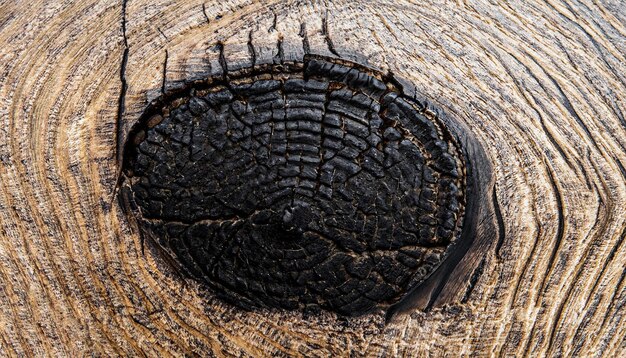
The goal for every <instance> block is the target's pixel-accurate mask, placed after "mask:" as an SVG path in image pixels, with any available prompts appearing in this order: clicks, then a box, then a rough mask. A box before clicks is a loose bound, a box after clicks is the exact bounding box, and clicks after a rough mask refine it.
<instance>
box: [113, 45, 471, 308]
mask: <svg viewBox="0 0 626 358" xmlns="http://www.w3.org/2000/svg"><path fill="white" fill-rule="evenodd" d="M464 165H465V164H464V159H463V155H462V154H461V151H460V148H459V146H458V145H457V144H456V143H455V141H454V140H453V137H452V136H451V135H450V133H449V132H448V130H447V129H446V128H445V127H444V126H443V124H442V123H441V122H440V121H439V120H438V119H437V118H436V117H435V116H434V115H427V114H425V111H424V109H423V107H422V106H421V105H420V104H419V103H417V102H414V101H412V100H410V99H409V98H406V97H405V96H403V95H402V94H401V93H400V91H399V90H398V88H397V87H396V86H395V85H394V84H393V81H387V80H386V77H385V76H383V75H382V74H380V73H378V72H376V71H373V70H369V69H366V68H364V67H361V66H358V65H355V64H351V63H349V62H345V61H337V60H331V59H327V58H322V57H311V58H307V59H306V60H304V61H303V62H300V63H289V64H281V65H265V66H257V67H255V68H254V69H244V70H240V71H238V72H237V73H229V74H228V76H224V77H219V78H210V79H208V80H206V81H203V82H202V83H196V84H194V85H191V86H189V87H187V88H186V89H185V90H184V91H183V92H180V93H178V94H177V95H173V96H170V97H168V98H163V99H161V100H159V101H157V102H155V104H154V105H152V106H150V107H149V108H148V110H147V111H146V113H145V115H144V116H143V117H142V119H141V120H140V121H139V123H138V124H137V126H135V128H134V129H133V131H132V132H131V134H130V137H129V141H128V144H127V146H126V149H125V160H124V175H125V176H126V179H127V183H128V185H129V188H130V195H128V199H129V200H130V201H131V202H132V203H131V205H130V206H131V207H134V208H135V210H134V211H133V212H134V214H135V215H136V217H137V219H138V221H139V223H140V227H141V228H142V231H143V233H144V234H146V235H150V236H151V237H153V238H156V239H157V240H156V241H157V242H158V244H159V245H160V246H162V247H163V248H164V249H165V250H166V251H167V252H169V253H170V254H171V255H172V256H174V257H175V258H176V259H177V261H178V262H180V264H181V266H182V267H184V269H185V271H187V272H188V273H189V274H190V275H191V276H193V277H194V278H196V279H198V280H199V281H201V282H203V283H204V284H206V285H208V286H209V287H210V288H211V289H212V291H213V292H215V293H216V294H217V295H218V296H220V297H222V298H223V299H226V300H227V301H229V302H231V303H234V304H237V305H239V306H243V307H245V308H253V307H273V308H284V309H298V308H308V309H318V308H322V309H328V310H332V311H335V312H337V313H340V314H344V315H358V314H362V313H366V312H370V311H371V310H373V309H375V308H380V307H382V308H384V307H388V306H389V305H391V304H393V303H395V302H397V301H398V300H400V299H401V298H402V297H403V296H404V295H405V294H406V293H407V292H408V291H409V290H410V289H411V288H413V287H415V286H416V285H417V284H419V283H420V282H421V281H423V280H424V279H425V278H426V277H427V276H428V275H429V274H430V273H431V272H432V271H433V270H434V269H435V268H436V267H437V266H438V264H439V263H440V262H441V261H442V260H443V258H444V257H445V256H446V255H447V253H448V251H449V249H450V246H451V244H453V243H454V242H455V241H456V240H458V238H459V236H460V231H461V225H462V221H463V213H464V203H465V170H464Z"/></svg>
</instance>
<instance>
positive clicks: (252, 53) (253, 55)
mask: <svg viewBox="0 0 626 358" xmlns="http://www.w3.org/2000/svg"><path fill="white" fill-rule="evenodd" d="M248 52H249V53H250V61H252V67H254V66H256V51H255V50H254V45H253V44H252V30H250V33H248Z"/></svg>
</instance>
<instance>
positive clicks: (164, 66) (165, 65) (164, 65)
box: [161, 50, 169, 94]
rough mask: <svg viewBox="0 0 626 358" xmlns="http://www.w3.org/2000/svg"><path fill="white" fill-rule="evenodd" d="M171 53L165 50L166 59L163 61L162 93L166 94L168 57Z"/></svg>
mask: <svg viewBox="0 0 626 358" xmlns="http://www.w3.org/2000/svg"><path fill="white" fill-rule="evenodd" d="M168 56H169V54H168V52H167V50H165V60H164V61H163V79H162V80H161V94H165V79H166V76H167V58H168Z"/></svg>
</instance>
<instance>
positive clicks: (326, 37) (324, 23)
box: [322, 11, 341, 57]
mask: <svg viewBox="0 0 626 358" xmlns="http://www.w3.org/2000/svg"><path fill="white" fill-rule="evenodd" d="M322 35H323V36H324V40H325V41H326V44H328V51H330V52H331V53H332V54H333V55H335V56H337V57H341V56H339V54H338V53H337V51H336V50H335V45H334V44H333V40H332V39H331V38H330V34H329V33H328V11H327V12H326V15H325V16H324V18H322Z"/></svg>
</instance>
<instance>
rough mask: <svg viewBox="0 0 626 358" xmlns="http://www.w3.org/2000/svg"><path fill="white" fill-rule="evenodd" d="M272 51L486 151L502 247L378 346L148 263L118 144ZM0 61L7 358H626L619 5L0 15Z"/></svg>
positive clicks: (152, 4) (384, 331)
mask: <svg viewBox="0 0 626 358" xmlns="http://www.w3.org/2000/svg"><path fill="white" fill-rule="evenodd" d="M279 42H280V43H281V46H282V48H283V51H282V53H283V56H284V57H285V58H286V59H298V58H301V57H302V56H303V55H304V54H305V53H316V54H323V55H327V56H333V55H334V56H337V55H338V56H341V57H344V58H347V59H352V60H355V61H358V62H363V63H367V64H369V65H371V66H374V67H377V68H380V69H381V70H383V71H391V72H392V73H393V74H394V75H397V76H398V77H399V78H403V79H405V80H407V81H408V82H409V83H410V84H411V86H412V88H410V91H412V92H414V93H415V95H416V96H417V97H418V98H420V99H426V100H427V101H429V102H430V103H432V105H433V106H434V107H436V108H440V109H442V110H444V111H445V113H446V114H447V115H449V116H453V117H454V118H456V119H458V120H460V121H462V122H463V123H465V124H466V126H467V127H468V128H469V129H470V130H471V131H472V133H473V135H474V136H475V137H476V138H477V140H478V141H480V143H481V144H482V146H483V147H484V148H485V151H486V155H487V157H488V158H489V160H490V161H491V164H492V169H493V172H494V179H495V188H494V189H493V192H491V191H488V192H487V193H488V194H489V196H490V197H488V201H490V202H492V203H495V205H496V206H497V212H498V213H500V216H501V221H500V225H501V227H503V228H504V232H505V233H506V234H505V235H504V236H503V237H502V238H501V239H500V240H501V242H499V243H498V244H497V245H487V246H485V248H481V249H480V250H476V251H473V252H472V254H471V255H470V257H469V259H472V260H473V261H472V262H473V263H472V265H473V266H472V267H475V266H476V265H478V264H480V265H481V267H482V270H481V271H482V273H480V274H476V275H475V277H474V278H473V285H472V288H471V290H466V289H465V288H464V289H462V290H457V291H458V292H459V295H460V296H459V297H456V298H455V300H458V302H456V303H452V304H451V305H447V306H444V307H437V308H434V309H433V310H431V311H429V312H422V311H420V310H414V311H413V312H409V313H404V314H399V315H397V316H396V317H395V318H394V319H393V320H392V321H391V322H390V323H389V324H388V325H386V326H383V319H384V318H381V317H375V316H365V317H361V318H354V319H348V320H345V319H337V318H336V317H335V316H333V315H331V314H321V315H314V316H303V315H302V314H301V313H295V312H290V313H285V312H280V311H271V312H270V311H268V312H266V311H260V312H244V311H242V310H240V309H238V308H236V307H232V306H230V305H227V304H225V303H222V302H220V301H219V300H216V299H214V298H212V297H210V295H209V297H206V296H207V294H205V293H202V290H201V289H200V288H199V287H197V284H196V283H194V282H192V281H189V280H188V281H184V280H181V278H180V277H179V276H178V275H177V274H176V273H175V272H172V271H171V270H169V269H168V267H167V265H165V264H164V263H163V262H161V261H160V260H158V259H157V258H156V256H155V253H154V252H151V251H150V250H145V252H142V246H141V240H140V237H139V235H138V232H137V230H136V229H135V228H133V227H132V226H131V224H130V223H129V221H128V220H127V219H126V217H125V216H124V215H123V212H122V210H121V208H120V206H119V204H118V201H117V200H114V194H115V187H116V182H117V177H118V173H119V171H118V170H119V160H118V159H119V151H118V142H119V143H123V141H124V139H125V136H126V134H127V133H128V131H129V129H130V126H132V124H133V123H134V121H135V120H136V119H137V118H138V117H139V115H140V114H141V112H142V111H143V110H144V108H145V107H146V105H147V104H148V102H149V101H150V100H152V99H154V98H156V97H158V96H159V95H160V94H161V92H162V91H163V90H166V91H167V90H170V89H172V88H176V87H177V86H180V85H181V84H182V83H184V82H185V81H186V80H190V79H195V78H202V77H206V76H208V75H212V74H217V73H219V72H220V71H222V67H221V66H220V61H219V56H220V51H219V49H220V46H218V45H221V46H223V55H224V57H225V58H226V59H227V63H228V65H229V68H230V67H233V68H234V67H236V66H238V65H240V66H248V65H250V64H252V63H261V62H264V61H265V62H267V61H270V60H272V59H273V58H274V57H275V56H277V55H278V47H277V44H278V43H279ZM0 43H2V44H3V46H2V49H0V63H1V65H0V121H1V122H0V138H2V139H1V140H0V280H1V281H2V282H3V285H2V289H0V327H2V328H1V330H0V337H1V338H2V340H0V352H2V353H3V355H9V356H19V355H54V356H57V355H75V354H77V353H94V354H101V355H138V354H146V355H184V354H185V353H191V354H194V353H195V354H198V355H208V354H209V352H213V354H214V355H217V356H229V355H252V356H262V355H320V356H327V355H348V353H349V352H353V353H354V354H357V355H361V354H363V355H365V354H367V355H379V356H382V355H393V356H396V355H407V356H422V355H427V354H430V355H434V356H439V355H443V354H445V353H447V354H450V355H478V356H496V355H497V356H524V355H532V356H544V355H549V356H555V355H566V356H569V355H580V356H623V355H624V354H626V341H624V337H625V336H626V324H625V323H624V303H625V302H626V282H625V281H626V280H625V277H626V271H625V270H624V267H625V266H626V259H625V257H626V247H625V246H626V245H624V238H625V233H626V212H625V209H624V208H625V207H626V170H625V169H624V168H625V167H626V150H625V146H626V135H625V134H626V120H625V118H624V116H625V115H624V113H625V112H626V65H625V64H626V59H625V57H626V7H625V6H624V4H623V3H622V2H621V1H613V2H611V1H606V2H597V1H556V0H550V1H547V2H523V1H513V2H509V3H506V4H492V3H489V2H486V1H480V0H476V1H459V2H457V3H456V4H449V3H447V2H438V1H432V2H427V3H424V2H414V1H408V0H403V1H378V2H375V3H373V2H367V1H356V2H354V1H352V2H348V1H298V2H278V1H273V2H258V1H207V2H205V3H203V2H201V1H191V0H190V1H179V2H167V1H141V0H128V1H124V2H122V1H119V2H111V1H31V2H8V1H5V2H3V3H1V4H0ZM126 50H127V58H126V60H125V51H126ZM123 63H125V65H124V66H123V65H122V64H123ZM122 79H123V81H122ZM123 83H125V84H126V85H127V88H126V89H125V90H123V89H122V87H123V86H122V84H123ZM121 98H122V99H123V101H124V102H123V105H121V104H120V99H121ZM118 119H119V120H118ZM494 220H496V223H497V218H494ZM492 240H493V242H497V241H498V240H499V238H498V236H497V234H496V235H494V237H493V238H492ZM496 247H497V252H496V249H495V248H496ZM471 272H472V273H473V272H474V271H471ZM469 276H472V275H468V277H469ZM464 281H468V280H467V279H464ZM468 284H469V283H468ZM463 287H465V285H464V286H463ZM457 291H455V292H457ZM463 296H466V297H465V299H462V298H463ZM453 301H454V300H453Z"/></svg>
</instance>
